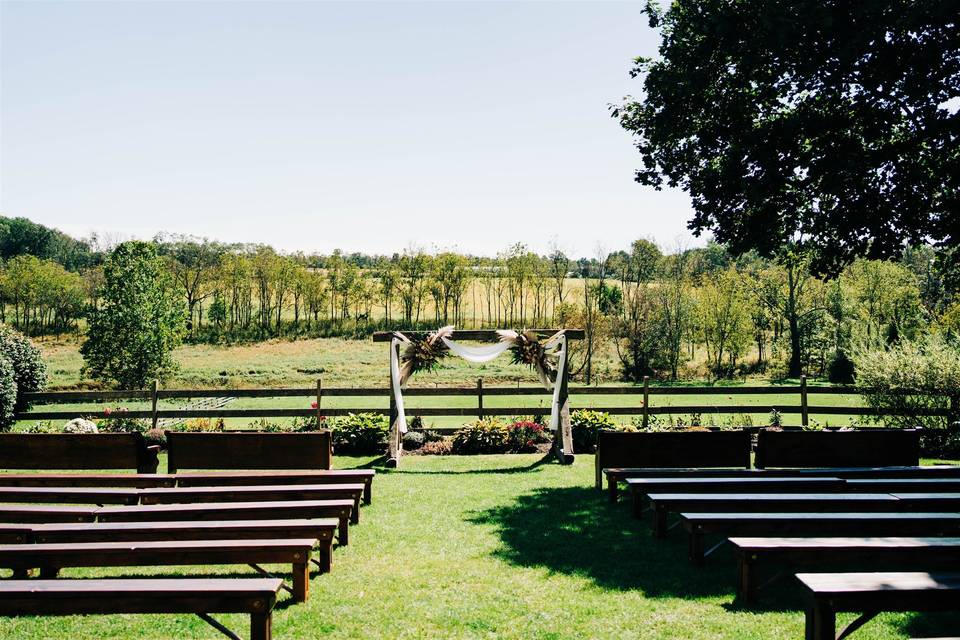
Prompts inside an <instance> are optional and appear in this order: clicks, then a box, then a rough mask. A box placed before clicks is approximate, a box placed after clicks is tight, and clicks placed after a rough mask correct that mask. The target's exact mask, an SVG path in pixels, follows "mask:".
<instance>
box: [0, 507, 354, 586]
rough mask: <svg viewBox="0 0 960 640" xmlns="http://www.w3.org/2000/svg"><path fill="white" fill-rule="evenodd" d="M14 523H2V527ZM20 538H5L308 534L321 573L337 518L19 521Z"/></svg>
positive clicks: (110, 539) (226, 537)
mask: <svg viewBox="0 0 960 640" xmlns="http://www.w3.org/2000/svg"><path fill="white" fill-rule="evenodd" d="M13 526H17V525H2V526H0V532H3V531H4V528H5V527H13ZM19 526H22V527H26V528H27V531H26V532H24V531H21V530H18V533H19V535H20V539H17V540H10V541H8V542H27V541H33V542H37V543H66V542H69V543H77V542H148V541H163V540H263V539H283V538H311V539H314V540H316V541H317V558H316V560H315V561H314V562H315V564H316V565H317V567H319V569H320V572H321V573H329V571H330V568H331V564H332V555H333V553H332V552H333V534H334V532H335V531H336V530H337V527H338V526H339V520H338V519H337V518H312V519H304V518H290V519H284V520H221V521H217V520H211V521H204V520H199V521H197V520H193V521H175V520H174V521H163V522H155V521H154V522H95V523H88V524H82V525H81V524H39V525H19Z"/></svg>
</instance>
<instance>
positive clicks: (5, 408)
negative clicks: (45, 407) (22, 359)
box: [0, 355, 17, 431]
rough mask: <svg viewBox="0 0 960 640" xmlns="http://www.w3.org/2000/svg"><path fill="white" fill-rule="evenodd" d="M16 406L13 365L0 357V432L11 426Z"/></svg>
mask: <svg viewBox="0 0 960 640" xmlns="http://www.w3.org/2000/svg"><path fill="white" fill-rule="evenodd" d="M16 406H17V381H16V379H15V378H14V373H13V365H12V364H11V363H10V361H9V360H8V359H7V358H6V357H5V356H3V355H0V431H6V430H7V429H9V428H10V425H12V424H13V412H14V410H15V409H16Z"/></svg>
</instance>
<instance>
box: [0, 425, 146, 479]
mask: <svg viewBox="0 0 960 640" xmlns="http://www.w3.org/2000/svg"><path fill="white" fill-rule="evenodd" d="M0 469H128V470H136V471H138V472H140V473H150V474H153V473H156V471H157V451H156V449H152V448H150V447H148V446H147V444H146V441H145V440H144V438H143V435H142V434H140V433H95V434H83V435H80V434H69V433H0Z"/></svg>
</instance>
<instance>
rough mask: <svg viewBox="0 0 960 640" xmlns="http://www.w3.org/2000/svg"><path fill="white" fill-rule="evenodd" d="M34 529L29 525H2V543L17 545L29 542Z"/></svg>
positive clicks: (0, 535) (0, 539) (0, 541)
mask: <svg viewBox="0 0 960 640" xmlns="http://www.w3.org/2000/svg"><path fill="white" fill-rule="evenodd" d="M32 531H33V528H32V526H31V525H29V524H13V523H3V524H0V543H3V544H16V543H20V542H27V541H28V540H29V539H30V533H31V532H32Z"/></svg>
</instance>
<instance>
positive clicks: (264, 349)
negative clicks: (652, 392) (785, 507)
mask: <svg viewBox="0 0 960 640" xmlns="http://www.w3.org/2000/svg"><path fill="white" fill-rule="evenodd" d="M42 347H43V349H44V355H45V357H46V358H47V361H48V368H49V371H50V375H51V388H52V389H73V388H91V387H93V388H96V384H95V383H94V382H93V381H92V380H88V379H85V378H84V377H83V376H82V375H81V372H80V370H81V367H82V365H83V361H82V358H81V357H80V354H79V351H78V346H77V344H76V343H75V342H73V341H60V342H55V341H45V342H43V343H42ZM176 358H177V360H178V361H179V362H180V364H181V369H180V371H179V372H178V373H177V374H176V376H175V377H174V378H173V379H172V380H170V381H168V382H167V383H166V385H165V386H166V387H168V388H223V389H229V388H243V387H301V388H313V387H314V386H315V385H316V381H317V378H321V379H322V380H323V385H324V386H325V387H350V386H361V387H377V388H382V389H383V390H384V392H383V394H382V395H380V396H378V397H367V398H355V397H330V398H325V399H324V401H323V407H327V408H370V409H383V408H386V407H387V406H388V398H387V394H386V388H387V384H388V380H387V347H386V345H385V344H383V343H374V342H373V341H367V340H346V339H341V338H322V339H313V340H300V341H294V342H287V341H272V342H265V343H260V344H256V345H238V346H210V345H188V346H184V347H181V348H180V349H178V350H177V352H176ZM596 369H597V370H598V371H599V372H600V373H601V379H606V380H608V381H611V380H615V377H616V376H615V373H616V362H615V356H614V354H611V353H608V352H605V353H601V354H600V355H599V356H598V358H597V361H596ZM481 377H482V378H483V381H484V385H485V386H532V385H535V384H536V380H535V377H534V375H533V374H532V373H531V372H530V370H529V369H527V368H526V367H524V366H521V365H514V364H510V359H509V358H508V357H506V356H504V357H501V358H499V359H497V360H494V361H493V362H490V363H487V364H482V365H475V364H470V363H467V362H464V361H463V360H461V359H459V358H455V357H451V358H449V359H447V360H446V361H444V362H443V364H442V366H441V368H440V369H438V370H437V371H435V372H431V373H424V374H420V375H418V376H417V377H416V378H414V380H413V381H412V382H411V387H416V388H430V387H435V386H436V387H450V386H459V387H468V388H473V387H475V385H476V380H477V378H481ZM793 382H794V384H795V381H793ZM607 383H610V384H612V383H613V382H612V381H611V382H605V383H604V384H607ZM618 384H622V383H618ZM753 384H763V383H762V382H760V383H758V382H753ZM639 392H640V388H639V387H638V395H591V394H577V395H574V396H572V398H571V402H572V405H573V407H574V408H597V409H603V408H605V407H637V406H640V400H641V396H640V395H639ZM225 395H229V392H226V393H225ZM312 400H313V398H312V397H306V396H305V397H303V398H295V397H294V398H291V397H286V398H239V399H236V400H234V401H232V402H231V403H230V404H229V407H230V408H232V409H248V408H249V409H252V408H266V407H272V408H300V409H306V408H309V407H310V403H311V401H312ZM406 402H407V407H408V414H409V415H411V416H413V415H416V408H417V407H426V406H433V407H437V406H444V407H475V406H476V398H475V397H470V396H463V397H452V396H445V397H410V398H408V399H407V400H406ZM178 403H179V404H178ZM549 403H550V398H549V394H548V393H547V392H544V394H543V395H534V396H488V397H486V398H484V405H485V406H486V407H509V406H519V407H531V408H532V407H543V408H545V407H549ZM798 403H799V400H798V397H797V395H796V394H794V393H784V394H763V395H733V394H730V395H724V394H710V395H684V396H662V395H658V396H654V397H652V398H651V406H670V405H673V406H676V405H712V406H731V405H740V406H744V407H745V410H744V411H743V412H742V413H738V414H716V415H710V414H704V415H701V416H700V420H701V422H702V424H731V423H732V424H737V425H744V426H746V425H763V424H767V422H768V420H769V409H768V407H769V406H771V405H796V404H798ZM810 404H811V406H812V407H815V406H816V405H817V404H820V405H836V406H851V407H857V406H862V404H863V401H862V399H861V398H860V397H859V396H857V395H853V394H832V395H829V396H824V395H821V396H816V395H812V396H811V401H810ZM113 406H116V405H113ZM122 406H124V407H126V408H128V409H146V408H148V407H147V404H146V403H145V402H143V403H138V402H124V403H123V405H122ZM179 406H182V401H177V402H174V401H162V402H161V407H160V408H170V409H173V408H177V407H179ZM749 407H756V409H755V410H753V411H750V409H749ZM57 408H58V409H63V410H68V409H76V410H77V411H78V414H82V413H83V412H84V411H86V412H89V414H91V415H92V414H99V413H101V412H102V410H103V409H104V408H105V405H102V406H97V405H90V404H83V405H58V407H57ZM810 416H811V418H812V419H813V420H816V421H817V422H819V423H820V424H824V425H844V424H849V423H850V421H851V418H850V417H848V416H837V415H822V414H818V413H817V412H816V410H815V409H814V410H813V411H811V413H810ZM678 417H680V416H672V417H671V416H666V415H664V416H660V417H659V420H660V421H661V422H669V421H671V420H676V419H677V418H678ZM467 419H469V418H463V417H438V418H427V419H425V422H426V425H427V426H436V427H454V426H458V425H460V424H462V423H463V422H464V421H465V420H467ZM618 419H619V420H620V421H622V422H629V421H630V417H629V416H618ZM683 419H684V420H686V421H688V422H689V419H690V418H689V416H685V417H683ZM784 419H785V421H786V424H798V423H799V416H793V415H788V416H785V418H784ZM861 421H862V419H861ZM248 422H249V421H244V420H243V419H229V420H228V424H229V426H231V427H234V428H237V427H243V426H246V424H247V423H248Z"/></svg>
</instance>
